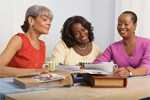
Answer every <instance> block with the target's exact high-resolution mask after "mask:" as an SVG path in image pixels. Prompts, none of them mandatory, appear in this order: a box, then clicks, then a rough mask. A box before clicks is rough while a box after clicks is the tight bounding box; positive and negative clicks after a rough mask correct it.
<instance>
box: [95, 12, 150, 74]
mask: <svg viewBox="0 0 150 100" xmlns="http://www.w3.org/2000/svg"><path fill="white" fill-rule="evenodd" d="M136 25H137V16H136V14H135V13H134V12H132V11H125V12H123V13H122V14H121V15H120V16H119V18H118V26H117V29H118V32H119V34H120V36H121V37H122V38H123V39H122V40H121V41H118V42H115V43H113V44H111V45H110V46H109V47H108V48H107V49H106V50H105V51H104V53H103V54H102V55H100V56H99V57H97V58H96V59H95V61H94V63H100V62H109V61H111V60H112V61H113V62H114V63H115V64H117V65H118V67H119V68H118V69H117V70H116V71H115V74H117V75H120V76H138V75H147V74H150V40H149V39H146V38H142V37H138V36H136V35H135V29H136Z"/></svg>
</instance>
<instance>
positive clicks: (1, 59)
mask: <svg viewBox="0 0 150 100" xmlns="http://www.w3.org/2000/svg"><path fill="white" fill-rule="evenodd" d="M21 46H22V41H21V39H20V37H18V36H14V37H12V38H11V39H10V41H9V43H8V45H7V47H6V48H5V50H4V51H3V52H2V54H0V65H1V66H6V65H8V64H9V62H10V61H11V59H12V58H13V56H14V55H15V54H16V52H17V51H18V50H19V49H20V48H21Z"/></svg>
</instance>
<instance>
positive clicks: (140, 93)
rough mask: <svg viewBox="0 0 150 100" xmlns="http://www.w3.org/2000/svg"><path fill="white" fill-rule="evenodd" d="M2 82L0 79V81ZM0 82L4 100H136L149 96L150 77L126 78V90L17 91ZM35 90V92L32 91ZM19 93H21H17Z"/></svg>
mask: <svg viewBox="0 0 150 100" xmlns="http://www.w3.org/2000/svg"><path fill="white" fill-rule="evenodd" d="M1 80H2V79H1ZM1 80H0V91H1V90H2V91H3V90H4V91H3V92H2V93H3V94H5V96H6V100H34V99H36V100H50V99H51V100H116V99H117V100H118V99H122V100H137V99H140V98H144V97H148V96H150V76H141V77H131V78H128V84H127V87H126V88H91V87H85V86H72V87H63V88H49V89H39V88H36V89H35V88H34V89H33V88H30V89H25V90H21V89H17V87H14V86H11V85H10V84H5V85H6V87H7V85H8V86H9V85H10V87H9V90H7V89H6V87H5V86H3V85H4V84H2V83H1ZM34 90H36V91H34ZM19 91H21V92H20V93H19Z"/></svg>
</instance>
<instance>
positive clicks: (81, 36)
mask: <svg viewBox="0 0 150 100" xmlns="http://www.w3.org/2000/svg"><path fill="white" fill-rule="evenodd" d="M71 29H72V32H73V35H74V37H75V39H76V41H77V43H78V44H86V43H88V42H89V33H88V30H87V29H86V28H84V27H83V26H82V25H81V24H80V23H75V24H73V25H72V27H71Z"/></svg>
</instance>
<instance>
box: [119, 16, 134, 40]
mask: <svg viewBox="0 0 150 100" xmlns="http://www.w3.org/2000/svg"><path fill="white" fill-rule="evenodd" d="M117 29H118V32H119V34H120V36H121V37H122V38H129V37H131V36H133V35H134V32H135V29H136V24H134V23H133V20H132V19H131V15H129V14H122V15H120V16H119V18H118V26H117Z"/></svg>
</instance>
